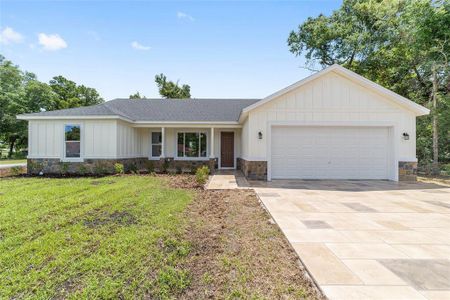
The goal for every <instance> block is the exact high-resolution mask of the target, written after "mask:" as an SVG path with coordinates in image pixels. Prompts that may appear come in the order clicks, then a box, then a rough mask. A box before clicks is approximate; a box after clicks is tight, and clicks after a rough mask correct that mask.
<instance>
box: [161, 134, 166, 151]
mask: <svg viewBox="0 0 450 300" xmlns="http://www.w3.org/2000/svg"><path fill="white" fill-rule="evenodd" d="M165 140H166V128H165V127H161V158H164V157H166V155H165V151H164V148H165V144H166V143H165Z"/></svg>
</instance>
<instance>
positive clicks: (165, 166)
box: [161, 159, 170, 173]
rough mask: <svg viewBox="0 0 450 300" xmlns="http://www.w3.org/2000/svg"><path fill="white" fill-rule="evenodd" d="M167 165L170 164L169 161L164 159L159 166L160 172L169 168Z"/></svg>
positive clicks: (164, 171)
mask: <svg viewBox="0 0 450 300" xmlns="http://www.w3.org/2000/svg"><path fill="white" fill-rule="evenodd" d="M169 166H170V164H169V161H168V160H167V159H165V160H164V162H163V164H162V166H161V172H163V173H166V172H167V170H168V169H169Z"/></svg>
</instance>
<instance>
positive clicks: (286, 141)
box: [271, 126, 389, 179]
mask: <svg viewBox="0 0 450 300" xmlns="http://www.w3.org/2000/svg"><path fill="white" fill-rule="evenodd" d="M388 137H389V129H388V128H387V127H305V126H299V127H273V128H272V141H271V144H272V145H271V147H272V149H271V152H272V153H271V155H272V161H271V175H272V178H273V179H282V178H302V179H388V178H389V172H388V170H389V163H388V161H389V159H388V158H389V141H388Z"/></svg>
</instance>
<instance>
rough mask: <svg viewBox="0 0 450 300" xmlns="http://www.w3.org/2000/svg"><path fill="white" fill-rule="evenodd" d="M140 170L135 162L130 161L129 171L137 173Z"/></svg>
mask: <svg viewBox="0 0 450 300" xmlns="http://www.w3.org/2000/svg"><path fill="white" fill-rule="evenodd" d="M137 171H138V167H137V166H136V164H135V163H130V164H129V165H128V172H130V173H131V174H136V173H137Z"/></svg>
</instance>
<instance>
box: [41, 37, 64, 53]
mask: <svg viewBox="0 0 450 300" xmlns="http://www.w3.org/2000/svg"><path fill="white" fill-rule="evenodd" d="M38 39H39V44H40V45H42V47H43V49H44V50H48V51H57V50H61V49H64V48H67V43H66V41H65V40H63V38H62V37H60V36H59V35H58V34H45V33H39V34H38Z"/></svg>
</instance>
